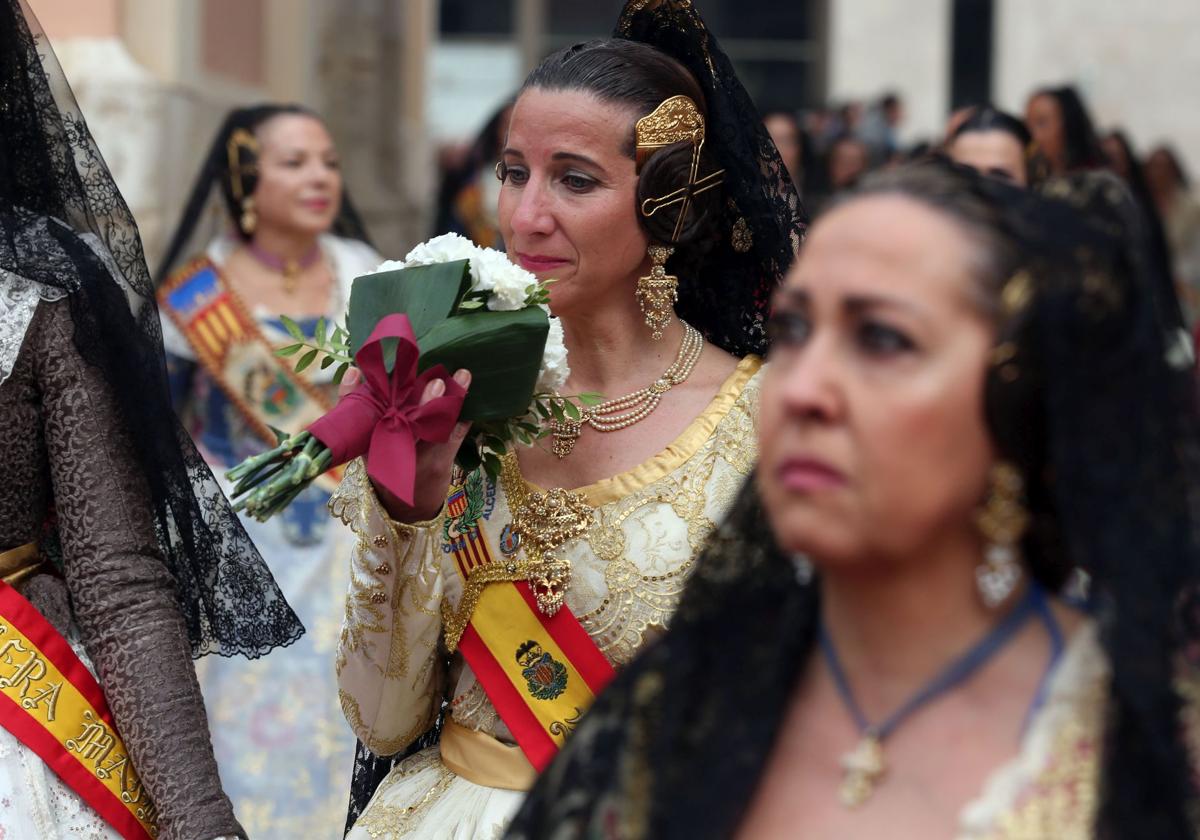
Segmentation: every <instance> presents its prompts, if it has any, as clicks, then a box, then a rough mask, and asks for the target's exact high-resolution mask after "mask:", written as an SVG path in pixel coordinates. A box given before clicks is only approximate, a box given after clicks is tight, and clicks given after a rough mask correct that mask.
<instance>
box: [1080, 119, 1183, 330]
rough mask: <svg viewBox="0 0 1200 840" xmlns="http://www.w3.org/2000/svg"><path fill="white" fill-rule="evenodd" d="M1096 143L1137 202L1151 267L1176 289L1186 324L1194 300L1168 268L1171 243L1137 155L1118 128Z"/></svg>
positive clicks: (1171, 268) (1170, 256) (1170, 260)
mask: <svg viewBox="0 0 1200 840" xmlns="http://www.w3.org/2000/svg"><path fill="white" fill-rule="evenodd" d="M1100 145H1101V148H1102V149H1103V150H1104V156H1105V158H1107V160H1108V168H1109V169H1110V170H1111V171H1112V172H1113V174H1115V175H1116V176H1117V177H1118V178H1120V179H1121V180H1122V181H1123V182H1124V183H1125V186H1126V187H1128V188H1129V192H1130V194H1131V195H1132V196H1133V200H1134V202H1135V203H1136V204H1137V207H1138V210H1139V212H1140V216H1141V222H1142V225H1143V227H1144V230H1145V236H1146V248H1147V256H1148V257H1149V258H1150V259H1151V261H1152V262H1153V265H1154V269H1155V270H1156V271H1157V272H1159V273H1160V275H1161V276H1162V277H1163V278H1164V279H1165V281H1166V282H1165V287H1169V286H1171V285H1174V286H1175V287H1176V288H1177V289H1178V296H1179V304H1180V306H1181V307H1182V308H1181V313H1180V314H1181V317H1183V318H1184V320H1185V322H1186V323H1187V324H1191V323H1192V321H1193V320H1194V316H1193V315H1191V313H1192V312H1194V311H1195V306H1196V303H1197V301H1189V300H1187V296H1188V291H1187V289H1186V288H1185V285H1183V284H1180V283H1179V282H1178V278H1177V277H1176V274H1175V271H1174V269H1173V267H1172V262H1173V260H1172V250H1171V244H1170V242H1169V240H1168V238H1167V234H1166V230H1165V228H1164V227H1163V220H1162V215H1161V214H1160V212H1159V209H1158V204H1157V203H1156V202H1155V200H1154V195H1153V193H1151V191H1150V184H1149V182H1148V181H1147V180H1146V172H1145V167H1143V165H1142V161H1141V158H1140V157H1138V154H1137V151H1136V150H1135V149H1134V147H1133V143H1132V141H1130V139H1129V135H1128V134H1127V133H1126V132H1125V131H1124V130H1122V129H1119V128H1118V129H1114V130H1112V131H1109V132H1108V133H1107V134H1105V135H1104V137H1103V138H1102V139H1101V141H1100Z"/></svg>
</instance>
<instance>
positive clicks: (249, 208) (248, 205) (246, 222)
mask: <svg viewBox="0 0 1200 840" xmlns="http://www.w3.org/2000/svg"><path fill="white" fill-rule="evenodd" d="M238 226H239V227H241V229H242V233H244V234H246V235H247V236H253V235H254V229H255V228H256V227H258V211H256V210H255V209H254V196H246V197H245V198H244V199H242V218H241V219H240V220H239V222H238Z"/></svg>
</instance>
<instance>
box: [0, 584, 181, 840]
mask: <svg viewBox="0 0 1200 840" xmlns="http://www.w3.org/2000/svg"><path fill="white" fill-rule="evenodd" d="M0 726H3V727H4V728H5V729H7V730H8V731H9V732H10V733H12V735H13V736H14V737H15V738H17V740H19V741H20V742H21V743H22V744H24V745H25V746H27V747H28V748H29V749H31V750H33V752H34V753H36V754H37V755H38V757H39V758H41V759H42V760H43V761H44V762H46V764H47V765H48V766H49V767H50V769H51V770H53V771H54V772H55V773H56V774H57V775H58V777H59V778H61V779H62V780H63V781H64V782H65V783H66V784H67V785H68V786H69V787H70V788H71V789H72V790H73V791H75V792H76V793H77V794H79V796H80V798H81V799H83V801H84V802H86V803H87V804H88V805H90V806H91V807H92V808H93V809H94V810H95V811H96V813H97V814H99V815H100V816H101V817H102V818H103V819H104V820H105V821H106V822H107V823H108V824H109V825H111V826H112V827H113V828H114V829H116V830H117V831H118V832H120V834H121V836H122V837H125V838H128V840H134V838H136V840H147V838H152V837H156V836H157V835H158V827H157V824H156V821H157V812H156V811H155V809H154V805H153V804H152V803H151V802H150V799H149V796H148V795H147V794H146V791H145V789H144V788H143V787H142V783H141V781H139V779H138V777H137V774H136V773H135V772H134V769H133V764H132V762H131V760H130V758H129V753H128V751H127V750H126V749H125V746H124V744H122V743H121V737H120V735H118V734H117V730H116V727H115V726H114V725H113V719H112V714H111V713H110V712H109V710H108V704H107V703H106V702H105V700H104V693H103V692H102V691H101V690H100V684H99V683H97V682H96V678H95V677H93V676H92V673H91V672H90V671H89V670H88V669H87V667H86V666H85V665H84V664H83V663H82V662H81V661H80V660H79V657H78V656H77V655H76V654H75V651H73V650H72V649H71V646H70V645H69V644H68V643H67V640H66V639H64V638H63V637H62V635H61V634H60V633H59V632H58V631H57V630H55V629H54V626H53V625H52V624H50V622H49V621H47V620H46V619H45V617H44V616H43V615H42V614H41V613H40V612H38V611H37V609H36V608H35V607H34V606H33V605H32V604H30V603H29V602H28V601H27V600H25V598H23V597H22V596H21V594H20V593H18V592H17V590H16V589H14V588H13V587H12V586H10V585H9V584H7V583H4V582H3V581H0Z"/></svg>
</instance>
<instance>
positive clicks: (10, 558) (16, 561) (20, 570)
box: [0, 542, 42, 586]
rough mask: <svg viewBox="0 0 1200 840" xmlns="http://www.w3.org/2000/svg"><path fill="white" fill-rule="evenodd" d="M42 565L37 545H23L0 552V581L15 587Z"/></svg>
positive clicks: (33, 543) (32, 543)
mask: <svg viewBox="0 0 1200 840" xmlns="http://www.w3.org/2000/svg"><path fill="white" fill-rule="evenodd" d="M41 565H42V557H41V555H40V554H39V553H38V546H37V543H35V542H31V543H25V545H19V546H17V547H16V548H10V549H9V550H8V551H2V552H0V580H3V581H4V582H5V583H7V584H10V585H14V586H15V585H16V584H18V583H20V582H21V581H23V580H24V579H25V578H27V577H29V576H30V575H31V574H33V573H34V572H35V571H37V570H38V568H39V567H40V566H41Z"/></svg>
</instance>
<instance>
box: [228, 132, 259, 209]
mask: <svg viewBox="0 0 1200 840" xmlns="http://www.w3.org/2000/svg"><path fill="white" fill-rule="evenodd" d="M243 151H245V152H248V153H249V154H251V155H252V156H253V157H254V158H255V159H256V160H257V158H258V138H256V137H255V136H254V135H253V134H251V133H250V132H249V131H247V130H246V129H244V128H237V129H234V131H233V133H232V134H230V135H229V141H228V142H227V143H226V144H225V155H226V157H227V158H228V160H229V186H230V189H231V191H232V192H233V199H234V201H237V202H239V203H240V202H241V201H243V200H245V199H246V198H248V197H249V195H248V194H247V192H246V185H245V183H244V182H243V180H242V179H243V178H245V177H246V176H248V175H255V174H257V173H258V167H257V165H256V164H255V163H242V157H241V154H240V152H243Z"/></svg>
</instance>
